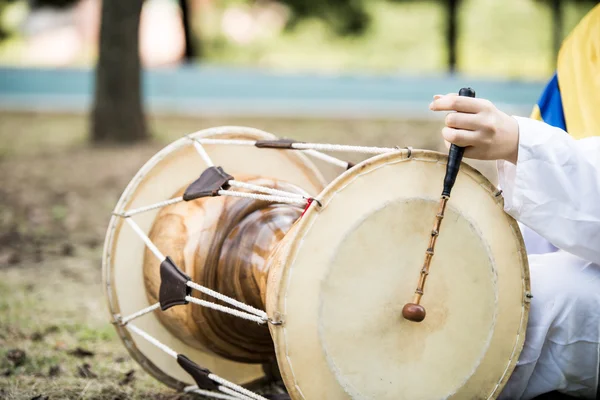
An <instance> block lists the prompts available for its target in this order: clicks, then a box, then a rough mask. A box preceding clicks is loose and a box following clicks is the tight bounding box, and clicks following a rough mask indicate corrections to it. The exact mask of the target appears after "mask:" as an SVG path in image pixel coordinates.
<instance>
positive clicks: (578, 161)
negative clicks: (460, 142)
mask: <svg viewBox="0 0 600 400" xmlns="http://www.w3.org/2000/svg"><path fill="white" fill-rule="evenodd" d="M515 119H517V121H518V123H519V154H518V161H517V164H516V165H514V164H512V163H510V162H507V161H498V162H497V166H498V180H499V186H500V187H501V188H502V190H503V194H504V210H505V211H506V212H507V213H508V214H510V215H511V216H513V217H514V218H515V219H516V220H518V221H519V222H521V223H523V224H524V225H526V226H528V227H529V228H531V229H532V230H533V231H535V232H537V233H538V234H539V235H540V236H542V237H544V238H545V239H547V240H548V241H549V242H550V243H552V244H553V245H554V246H556V247H558V248H560V249H562V250H564V251H567V252H569V253H571V254H574V255H576V256H578V257H581V258H583V259H586V260H588V261H592V262H594V263H596V264H600V137H589V138H585V139H580V140H575V139H573V138H572V137H571V136H569V135H568V134H567V133H566V132H565V131H563V130H562V129H558V128H554V127H552V126H550V125H548V124H545V123H543V122H540V121H536V120H533V119H529V118H521V117H515Z"/></svg>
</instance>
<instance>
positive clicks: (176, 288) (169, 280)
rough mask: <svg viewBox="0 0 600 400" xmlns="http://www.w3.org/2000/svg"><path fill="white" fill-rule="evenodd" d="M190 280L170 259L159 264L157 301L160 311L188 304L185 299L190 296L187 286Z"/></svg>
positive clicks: (190, 292)
mask: <svg viewBox="0 0 600 400" xmlns="http://www.w3.org/2000/svg"><path fill="white" fill-rule="evenodd" d="M190 280H191V278H190V277H189V276H187V275H186V274H185V273H183V272H182V271H181V270H180V269H179V268H177V266H176V265H175V263H174V262H173V260H171V257H169V256H167V257H166V258H165V260H164V261H163V262H161V263H160V289H159V291H158V301H159V302H160V309H161V310H162V311H165V310H168V309H169V308H171V307H173V306H178V305H183V304H187V303H188V301H187V300H186V299H185V298H186V296H190V295H191V294H192V288H191V287H189V286H188V285H187V283H188V282H189V281H190Z"/></svg>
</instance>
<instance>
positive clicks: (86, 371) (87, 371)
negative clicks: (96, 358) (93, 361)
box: [77, 363, 98, 378]
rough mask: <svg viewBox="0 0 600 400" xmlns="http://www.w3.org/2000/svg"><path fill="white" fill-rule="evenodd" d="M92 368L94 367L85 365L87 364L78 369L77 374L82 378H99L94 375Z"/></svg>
mask: <svg viewBox="0 0 600 400" xmlns="http://www.w3.org/2000/svg"><path fill="white" fill-rule="evenodd" d="M91 368H92V366H91V365H90V364H88V363H85V364H83V365H80V366H79V367H77V373H78V374H79V376H80V377H82V378H97V377H98V375H96V374H95V373H93V372H92V369H91Z"/></svg>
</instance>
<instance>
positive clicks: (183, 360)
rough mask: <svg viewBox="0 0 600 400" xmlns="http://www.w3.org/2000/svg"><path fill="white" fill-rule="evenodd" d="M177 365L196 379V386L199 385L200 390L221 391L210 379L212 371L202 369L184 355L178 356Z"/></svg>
mask: <svg viewBox="0 0 600 400" xmlns="http://www.w3.org/2000/svg"><path fill="white" fill-rule="evenodd" d="M177 364H179V366H180V367H181V368H183V369H184V371H185V372H187V373H188V374H190V376H191V377H192V378H194V382H196V385H198V387H199V388H200V389H204V390H218V389H219V385H218V384H217V383H216V382H215V381H213V380H212V379H210V378H209V377H208V376H209V375H210V374H211V372H210V370H208V369H206V368H202V367H201V366H199V365H198V364H196V363H195V362H193V361H192V360H190V359H189V358H187V357H186V356H184V355H183V354H177Z"/></svg>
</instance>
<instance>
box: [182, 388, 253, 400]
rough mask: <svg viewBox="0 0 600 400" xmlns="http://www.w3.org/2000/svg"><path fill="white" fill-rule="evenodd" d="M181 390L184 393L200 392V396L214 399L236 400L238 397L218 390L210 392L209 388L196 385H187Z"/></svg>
mask: <svg viewBox="0 0 600 400" xmlns="http://www.w3.org/2000/svg"><path fill="white" fill-rule="evenodd" d="M219 390H220V388H219ZM183 391H184V392H186V393H197V394H201V395H202V396H207V397H212V398H214V399H223V400H238V399H239V397H236V396H229V395H227V394H221V393H218V392H212V391H210V390H204V389H200V388H199V387H198V386H188V387H186V388H184V389H183ZM224 393H226V392H224ZM244 400H245V399H244Z"/></svg>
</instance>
